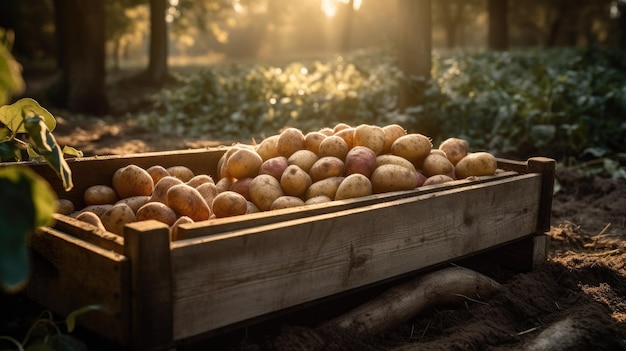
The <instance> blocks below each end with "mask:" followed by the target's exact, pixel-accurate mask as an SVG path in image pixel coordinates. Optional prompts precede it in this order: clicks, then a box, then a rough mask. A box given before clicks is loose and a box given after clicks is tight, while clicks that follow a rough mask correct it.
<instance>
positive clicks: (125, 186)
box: [112, 164, 154, 199]
mask: <svg viewBox="0 0 626 351" xmlns="http://www.w3.org/2000/svg"><path fill="white" fill-rule="evenodd" d="M112 184H113V189H115V191H116V192H117V195H118V196H119V197H120V198H121V199H124V198H127V197H131V196H137V195H148V196H149V195H151V194H152V190H153V189H154V182H153V181H152V177H151V176H150V174H149V173H148V172H147V171H146V170H145V169H143V168H141V167H139V166H137V165H133V164H131V165H128V166H124V167H121V168H119V169H117V170H116V171H115V173H113V179H112Z"/></svg>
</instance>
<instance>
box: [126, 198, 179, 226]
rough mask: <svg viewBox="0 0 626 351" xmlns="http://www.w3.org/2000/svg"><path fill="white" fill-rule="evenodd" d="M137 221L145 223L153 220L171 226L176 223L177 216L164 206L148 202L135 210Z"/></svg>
mask: <svg viewBox="0 0 626 351" xmlns="http://www.w3.org/2000/svg"><path fill="white" fill-rule="evenodd" d="M136 217H137V221H147V220H150V219H154V220H155V221H159V222H161V223H165V224H167V225H168V226H171V225H173V224H174V222H176V220H177V219H178V216H177V215H176V213H175V212H174V210H172V209H171V208H169V207H168V206H167V205H166V204H164V203H161V202H148V203H146V204H145V205H143V206H141V207H140V208H139V209H138V210H137V215H136Z"/></svg>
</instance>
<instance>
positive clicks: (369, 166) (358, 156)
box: [344, 146, 378, 178]
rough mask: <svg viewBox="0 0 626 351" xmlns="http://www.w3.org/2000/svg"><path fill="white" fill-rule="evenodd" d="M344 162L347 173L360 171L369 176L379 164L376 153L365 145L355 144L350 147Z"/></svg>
mask: <svg viewBox="0 0 626 351" xmlns="http://www.w3.org/2000/svg"><path fill="white" fill-rule="evenodd" d="M344 164H345V174H346V175H350V174H355V173H359V174H362V175H364V176H366V177H368V178H369V177H370V176H371V175H372V172H374V169H376V167H377V166H378V164H377V162H376V153H375V152H374V151H373V150H372V149H370V148H368V147H365V146H355V147H353V148H352V149H350V151H348V154H347V155H346V158H345V162H344Z"/></svg>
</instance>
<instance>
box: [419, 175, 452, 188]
mask: <svg viewBox="0 0 626 351" xmlns="http://www.w3.org/2000/svg"><path fill="white" fill-rule="evenodd" d="M454 180H455V179H454V178H452V177H450V176H449V175H445V174H435V175H433V176H430V177H428V178H426V180H425V181H424V184H422V186H428V185H435V184H443V183H447V182H452V181H454Z"/></svg>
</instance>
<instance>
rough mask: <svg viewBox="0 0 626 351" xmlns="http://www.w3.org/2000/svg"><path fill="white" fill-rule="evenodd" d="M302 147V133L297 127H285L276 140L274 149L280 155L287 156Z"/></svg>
mask: <svg viewBox="0 0 626 351" xmlns="http://www.w3.org/2000/svg"><path fill="white" fill-rule="evenodd" d="M303 149H304V134H302V131H301V130H300V129H297V128H293V127H290V128H286V129H285V130H283V131H282V132H281V133H280V134H279V136H278V140H277V141H276V150H277V151H278V154H279V155H281V156H285V157H287V158H289V156H291V155H292V154H293V153H294V152H296V151H298V150H303Z"/></svg>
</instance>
